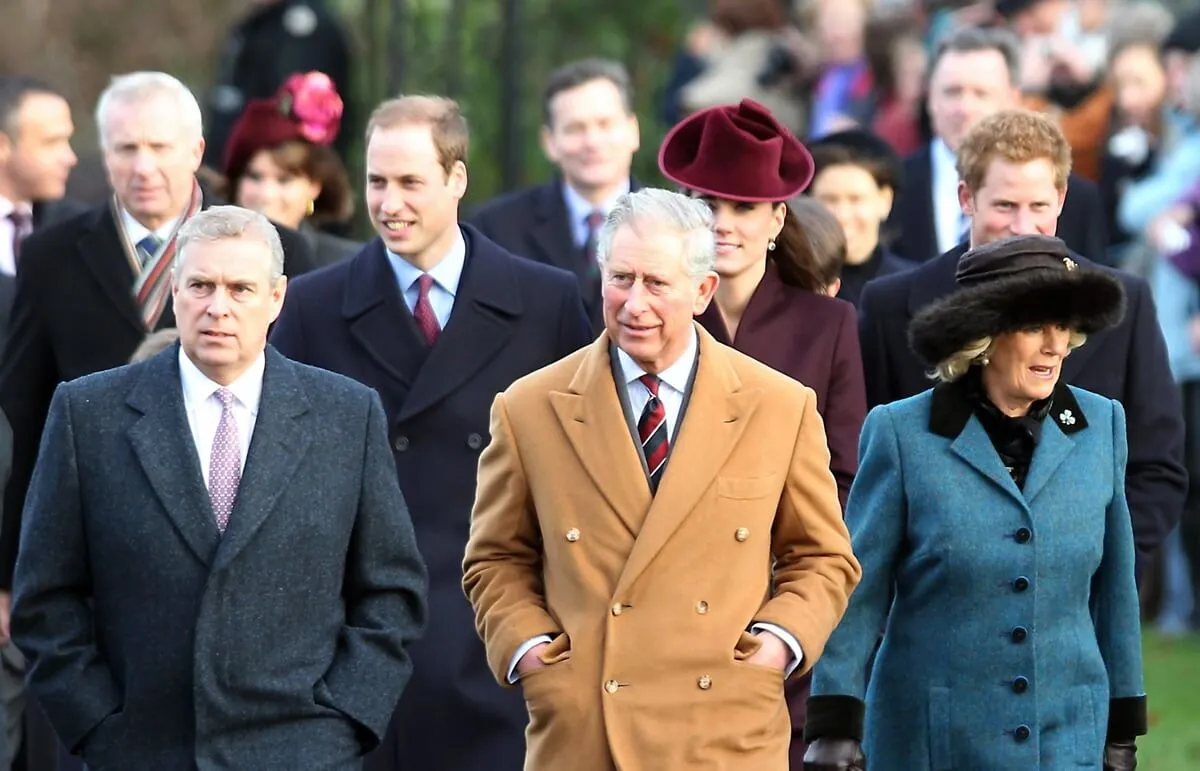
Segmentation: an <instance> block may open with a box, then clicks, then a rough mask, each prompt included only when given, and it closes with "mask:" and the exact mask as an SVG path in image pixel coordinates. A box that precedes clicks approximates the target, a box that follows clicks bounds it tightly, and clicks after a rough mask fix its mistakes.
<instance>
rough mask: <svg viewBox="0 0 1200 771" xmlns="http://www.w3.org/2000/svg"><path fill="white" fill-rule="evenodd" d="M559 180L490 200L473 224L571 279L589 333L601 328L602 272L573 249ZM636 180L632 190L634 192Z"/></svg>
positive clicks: (514, 251) (514, 250) (520, 252)
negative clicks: (575, 282)
mask: <svg viewBox="0 0 1200 771" xmlns="http://www.w3.org/2000/svg"><path fill="white" fill-rule="evenodd" d="M562 186H563V181H562V179H561V178H559V177H556V178H554V179H553V180H552V181H550V182H547V183H546V184H544V185H538V186H537V187H531V188H528V189H526V190H518V191H517V192H515V193H509V194H507V195H503V196H501V197H499V198H496V199H494V200H492V201H488V202H487V203H485V204H484V205H483V206H481V207H479V209H477V210H476V211H475V212H474V213H473V214H472V215H471V220H470V221H471V224H473V225H474V226H475V227H477V228H479V230H480V231H481V232H482V233H483V234H484V235H485V236H487V237H488V238H490V239H492V240H493V241H495V242H496V243H498V244H500V246H502V247H504V248H505V249H507V250H508V251H510V252H512V253H513V254H517V255H520V256H521V257H526V258H528V259H530V260H534V261H536V262H541V263H544V264H546V265H553V266H555V267H558V268H562V269H564V270H568V271H570V272H572V273H574V274H575V277H576V278H577V279H578V281H579V291H580V292H581V293H582V294H583V302H584V305H585V307H586V309H587V314H588V319H589V320H590V321H591V325H592V332H593V334H597V335H598V334H600V331H601V330H602V329H603V328H604V314H603V305H602V304H601V300H600V271H599V268H598V267H597V266H595V265H591V264H589V263H588V261H587V259H586V257H585V256H584V252H583V250H582V249H581V248H579V247H578V246H576V245H575V237H574V235H573V234H572V229H571V223H570V214H569V212H568V211H567V202H566V200H564V199H563V189H562ZM638 187H639V185H638V183H637V181H636V180H633V181H631V182H630V189H632V190H637V189H638Z"/></svg>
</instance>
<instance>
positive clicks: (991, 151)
mask: <svg viewBox="0 0 1200 771" xmlns="http://www.w3.org/2000/svg"><path fill="white" fill-rule="evenodd" d="M995 158H1000V159H1002V160H1005V161H1008V162H1009V163H1029V162H1030V161H1036V160H1040V159H1043V158H1044V159H1046V160H1048V161H1050V163H1051V164H1053V166H1054V186H1055V187H1056V188H1058V189H1059V190H1066V189H1067V177H1069V176H1070V175H1071V145H1070V143H1068V142H1067V138H1066V137H1065V136H1063V133H1062V129H1061V128H1059V127H1058V124H1057V123H1055V122H1054V120H1053V119H1051V118H1049V117H1047V116H1045V115H1043V114H1041V113H1037V112H1033V111H1032V110H1002V111H1000V112H998V113H995V114H994V115H989V116H988V117H986V118H984V119H983V120H981V121H979V123H978V124H976V125H975V127H974V128H972V129H971V130H970V131H969V132H967V135H966V136H965V137H964V138H963V141H962V144H961V145H959V148H958V176H959V178H960V179H961V180H962V181H963V182H965V183H966V184H967V189H968V190H970V191H971V192H972V193H976V192H978V191H979V188H981V187H983V181H984V179H986V178H987V172H988V167H989V166H991V164H992V160H994V159H995Z"/></svg>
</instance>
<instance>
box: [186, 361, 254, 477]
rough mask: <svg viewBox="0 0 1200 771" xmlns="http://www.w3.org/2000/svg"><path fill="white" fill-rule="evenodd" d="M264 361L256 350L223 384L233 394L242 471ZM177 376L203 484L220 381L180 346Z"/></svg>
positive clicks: (218, 413) (218, 418)
mask: <svg viewBox="0 0 1200 771" xmlns="http://www.w3.org/2000/svg"><path fill="white" fill-rule="evenodd" d="M266 363H267V359H266V356H265V355H264V354H259V357H258V358H257V359H256V360H255V361H254V363H253V364H251V365H250V369H248V370H246V371H245V372H244V373H242V375H241V377H239V378H238V379H237V380H235V381H233V382H232V383H230V384H229V385H228V386H226V388H228V389H229V390H230V391H232V392H233V395H234V400H233V419H234V422H236V423H237V437H238V448H239V450H240V454H241V463H242V466H241V467H242V470H243V471H245V469H246V455H247V454H248V453H249V452H250V437H251V436H253V435H254V422H255V421H256V420H257V419H258V403H259V400H260V399H261V397H262V381H263V371H264V369H265V368H266ZM179 379H180V381H181V383H182V385H183V408H184V410H186V411H187V419H188V427H189V428H191V429H192V441H193V442H195V444H196V454H197V455H199V456H200V473H201V474H202V475H203V477H204V485H205V487H207V486H208V471H209V465H210V464H211V461H212V448H213V441H215V440H216V438H217V426H219V425H220V423H221V410H222V406H221V401H220V400H219V399H218V398H217V389H219V388H221V385H220V384H219V383H214V382H213V381H212V380H209V379H208V376H207V375H205V374H204V373H203V372H201V371H200V370H199V369H198V368H197V367H196V365H195V364H193V363H192V360H191V359H189V358H188V357H187V354H185V353H184V352H183V349H182V348H180V349H179Z"/></svg>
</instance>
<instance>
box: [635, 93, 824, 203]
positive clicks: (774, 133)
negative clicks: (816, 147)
mask: <svg viewBox="0 0 1200 771" xmlns="http://www.w3.org/2000/svg"><path fill="white" fill-rule="evenodd" d="M658 168H659V170H660V171H662V173H663V174H664V175H665V176H666V177H667V178H668V179H670V180H671V181H672V182H676V183H678V184H680V185H682V186H683V187H686V188H688V189H689V190H695V191H696V192H698V193H704V194H706V195H711V196H716V197H718V198H728V199H730V200H734V201H751V202H758V201H770V202H776V201H786V200H787V199H788V198H791V197H792V196H794V195H797V194H799V193H800V192H802V191H803V190H804V189H805V188H806V187H808V183H809V182H811V181H812V177H813V159H812V156H811V155H809V153H808V150H807V149H806V148H805V147H804V145H803V144H801V142H800V140H799V139H796V137H795V135H794V134H792V132H791V131H788V130H787V129H786V128H784V127H783V126H782V125H780V123H779V121H777V120H775V117H774V116H773V115H771V113H770V111H768V110H767V108H765V107H763V106H762V105H761V104H759V103H758V102H755V101H754V100H753V99H743V100H742V101H741V103H740V104H738V105H723V106H720V107H711V108H709V109H707V110H701V111H700V112H698V113H695V114H694V115H689V116H688V117H686V118H684V119H683V120H682V121H680V122H679V123H678V124H676V126H675V127H674V128H672V129H671V130H670V131H669V132H667V136H666V138H665V139H663V143H662V147H661V148H659V151H658Z"/></svg>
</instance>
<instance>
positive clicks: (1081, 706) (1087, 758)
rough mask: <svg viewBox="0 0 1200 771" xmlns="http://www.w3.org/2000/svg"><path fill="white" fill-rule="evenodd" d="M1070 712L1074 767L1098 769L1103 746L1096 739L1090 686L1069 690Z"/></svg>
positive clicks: (1093, 702)
mask: <svg viewBox="0 0 1200 771" xmlns="http://www.w3.org/2000/svg"><path fill="white" fill-rule="evenodd" d="M1071 712H1072V714H1073V715H1074V716H1075V720H1074V725H1073V726H1072V730H1071V733H1072V734H1074V736H1075V765H1076V766H1083V767H1084V768H1100V763H1101V761H1102V760H1103V758H1104V745H1103V744H1101V743H1100V741H1099V740H1098V739H1097V737H1098V735H1099V733H1098V731H1097V728H1098V726H1097V725H1096V700H1095V699H1094V698H1093V697H1092V689H1091V687H1090V686H1087V685H1077V686H1075V687H1074V688H1072V689H1071Z"/></svg>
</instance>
